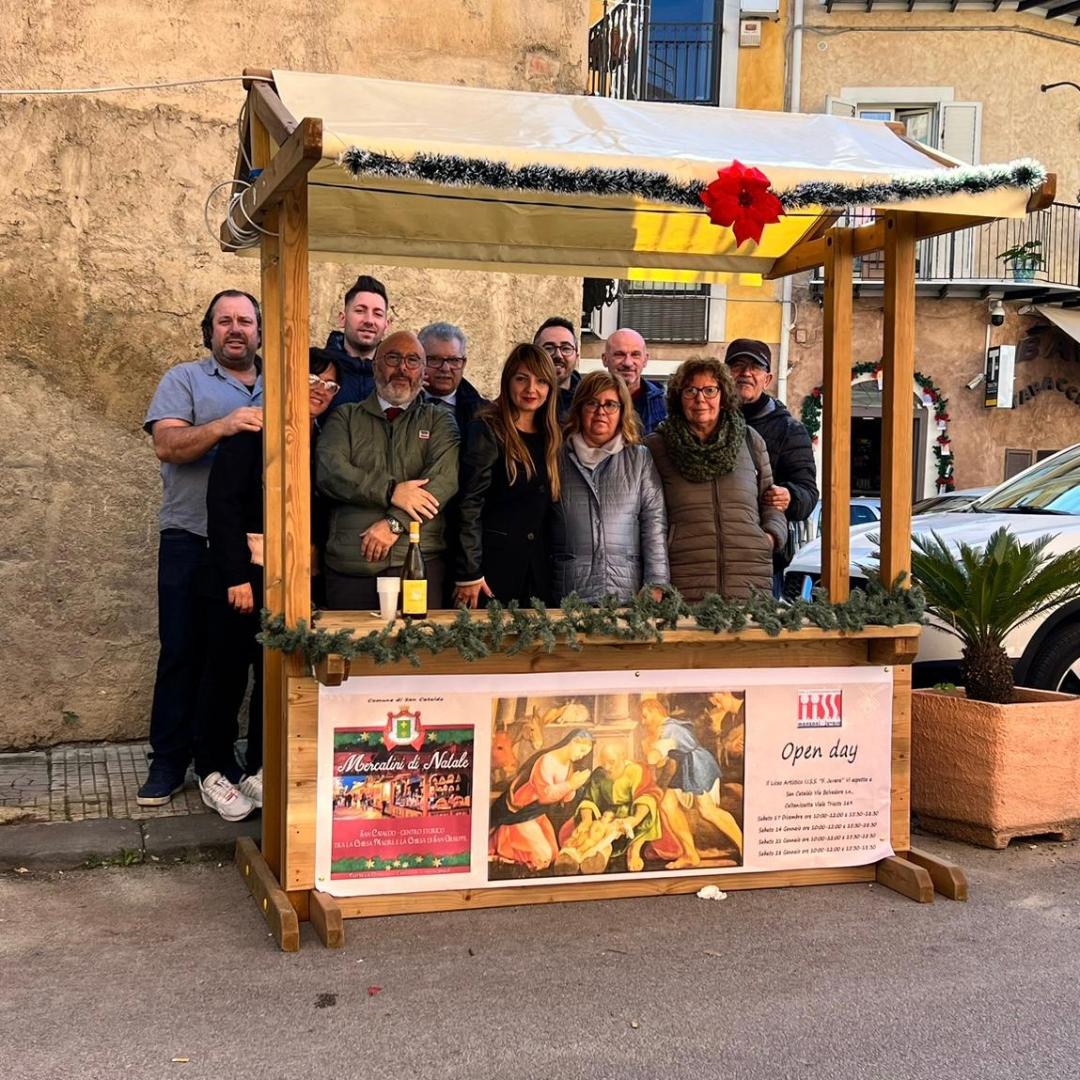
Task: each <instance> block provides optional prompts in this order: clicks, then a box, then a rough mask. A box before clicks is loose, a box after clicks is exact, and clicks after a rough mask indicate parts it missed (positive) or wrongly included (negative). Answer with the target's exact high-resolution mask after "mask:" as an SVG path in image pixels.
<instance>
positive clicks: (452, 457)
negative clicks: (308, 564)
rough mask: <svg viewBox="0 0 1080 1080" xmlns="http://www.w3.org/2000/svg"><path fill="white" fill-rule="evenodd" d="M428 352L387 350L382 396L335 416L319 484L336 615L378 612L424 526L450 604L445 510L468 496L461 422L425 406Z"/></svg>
mask: <svg viewBox="0 0 1080 1080" xmlns="http://www.w3.org/2000/svg"><path fill="white" fill-rule="evenodd" d="M423 373H424V349H423V346H422V345H421V344H420V339H419V338H418V337H417V336H416V334H413V333H411V332H409V331H407V330H399V331H397V332H396V333H393V334H390V335H389V336H388V337H386V338H384V339H383V341H382V342H381V343H380V345H379V347H378V349H377V351H376V353H375V360H374V364H373V375H374V378H375V392H374V393H373V394H371V395H370V397H368V398H366V399H365V400H364V401H362V402H360V403H359V404H347V405H342V406H341V407H340V408H338V409H335V410H334V411H333V412H332V413H331V414H330V416H329V419H328V420H327V421H326V423H325V425H324V426H323V431H322V434H321V435H320V436H319V443H318V448H317V471H316V482H317V484H318V488H319V491H321V492H322V493H323V494H324V495H326V496H328V497H329V498H330V499H331V500H332V503H331V509H330V539H329V541H328V542H327V545H326V597H327V607H329V608H336V609H349V610H370V609H371V608H374V607H378V589H377V585H376V579H377V578H379V577H381V576H383V575H387V576H397V575H399V574H400V573H401V566H402V563H403V562H404V561H405V551H406V549H407V547H408V533H409V522H410V521H419V522H420V549H421V551H422V552H423V553H424V561H425V562H426V564H427V574H428V596H429V597H432V598H436V597H441V596H442V595H443V591H444V581H445V576H446V574H445V562H446V560H445V554H446V540H447V538H446V530H445V523H444V520H443V516H442V514H441V510H442V508H443V507H444V506H446V504H447V503H448V502H449V501H450V499H451V498H453V496H454V494H455V493H456V492H457V486H458V442H459V436H458V428H457V423H456V422H455V421H454V414H453V413H452V412H451V411H450V410H449V409H447V408H445V407H444V406H442V405H439V404H436V403H435V402H432V401H425V400H424V399H423V396H422V395H421V393H420V391H421V389H422V388H423Z"/></svg>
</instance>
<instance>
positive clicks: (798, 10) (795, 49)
mask: <svg viewBox="0 0 1080 1080" xmlns="http://www.w3.org/2000/svg"><path fill="white" fill-rule="evenodd" d="M803 2H804V0H792V6H791V18H792V22H793V24H794V25H793V27H792V33H791V67H790V69H789V70H790V73H791V84H790V91H789V94H788V100H789V103H790V104H789V111H790V112H793V113H797V112H798V111H799V109H800V107H801V104H802V44H803V28H802V24H803ZM792 286H793V283H792V278H791V275H790V274H789V275H788V276H787V277H786V278H784V283H783V286H782V289H783V291H782V293H781V301H780V356H779V357H778V359H777V365H776V366H777V368H778V369H779V370H778V371H777V373H776V396H777V397H778V398H779V399H780V401H782V402H783V403H784V404H785V405H786V404H787V386H788V366H789V364H790V358H791V334H792V331H793V330H794V329H795V319H794V310H793V305H792V302H791V291H792Z"/></svg>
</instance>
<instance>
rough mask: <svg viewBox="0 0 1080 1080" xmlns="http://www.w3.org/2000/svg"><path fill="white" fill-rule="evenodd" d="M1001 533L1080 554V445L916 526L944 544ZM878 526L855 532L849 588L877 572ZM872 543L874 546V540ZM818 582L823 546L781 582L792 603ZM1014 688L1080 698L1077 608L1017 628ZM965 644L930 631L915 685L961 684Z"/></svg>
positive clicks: (807, 550) (814, 547) (1076, 604)
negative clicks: (871, 569)
mask: <svg viewBox="0 0 1080 1080" xmlns="http://www.w3.org/2000/svg"><path fill="white" fill-rule="evenodd" d="M1002 525H1004V526H1005V527H1006V528H1008V529H1009V531H1010V532H1012V533H1013V534H1014V535H1015V536H1016V537H1017V538H1018V539H1020V540H1024V541H1028V542H1030V541H1031V540H1034V539H1035V538H1036V537H1039V536H1045V535H1046V534H1047V533H1049V534H1051V535H1052V536H1053V539H1052V540H1051V541H1050V543H1049V545H1048V546H1047V548H1046V550H1047V552H1048V553H1049V554H1055V555H1056V554H1059V553H1062V552H1066V551H1072V550H1074V549H1075V548H1076V547H1077V546H1080V444H1078V445H1076V446H1071V447H1069V448H1068V449H1066V450H1061V451H1059V452H1058V453H1056V454H1054V455H1053V457H1048V458H1046V459H1045V460H1043V461H1040V462H1037V463H1036V464H1034V465H1032V466H1030V467H1029V468H1027V469H1025V470H1024V471H1023V472H1022V473H1020V474H1019V475H1017V476H1014V477H1013V478H1012V479H1011V480H1006V481H1005V483H1003V484H999V485H998V486H997V487H996V488H992V489H991V490H990V491H989V492H988V493H987V494H986V495H983V496H982V497H981V498H980V499H977V500H976V501H975V502H974V503H973V504H972V505H971V506H970V507H968V508H967V509H966V510H959V511H954V512H947V513H941V514H927V515H923V516H920V517H918V518H915V519H914V520H913V522H912V531H913V532H914V533H915V534H916V535H919V534H923V533H929V532H936V533H938V534H939V535H940V536H942V537H943V538H944V539H945V540H946V541H951V542H952V543H954V544H957V545H958V544H959V543H960V542H961V541H964V542H966V543H968V544H972V545H976V546H977V545H979V544H985V543H986V541H987V540H988V539H989V537H990V534H991V533H992V532H993V531H994V530H995V529H999V528H1001V526H1002ZM880 531H881V527H880V524H877V523H875V524H871V525H860V526H857V527H855V528H853V529H852V530H851V574H852V577H851V585H852V587H853V588H858V587H861V586H862V585H864V584H865V582H866V573H865V571H864V570H863V567H865V566H870V565H872V561H873V556H874V553H875V552H876V551H877V549H878V544H877V542H876V538H877V537H878V535H879V533H880ZM872 538H873V539H872ZM820 576H821V541H820V540H814V541H811V542H810V543H809V544H807V545H806V546H805V547H803V548H802V549H800V550H799V552H798V553H797V554H796V556H795V558H794V559H793V560H792V562H791V565H790V566H789V567H788V568H787V571H786V572H785V574H784V595H785V596H786V597H787V598H788V599H794V598H795V597H797V596H807V595H809V591H810V589H811V588H812V587H813V586H814V585H816V584H817V581H818V579H819V578H820ZM1005 651H1006V652H1007V653H1008V654H1009V657H1010V658H1011V660H1012V661H1013V666H1014V668H1015V671H1016V681H1017V683H1018V684H1019V685H1022V686H1032V687H1037V688H1039V689H1044V690H1063V691H1066V692H1069V693H1080V600H1077V601H1073V602H1071V603H1068V604H1063V605H1062V606H1061V607H1059V608H1057V609H1055V610H1054V611H1051V612H1048V613H1047V614H1045V615H1042V616H1040V617H1038V618H1037V619H1032V620H1030V621H1029V622H1027V623H1025V624H1024V625H1023V626H1020V627H1018V628H1017V629H1016V630H1014V631H1013V632H1012V633H1011V634H1010V635H1009V636H1008V637H1007V638H1006V639H1005ZM959 665H960V643H959V641H957V639H956V638H954V637H952V636H951V635H949V634H946V633H945V632H944V631H943V630H940V629H938V628H936V627H935V626H934V625H933V624H932V623H931V624H930V625H929V626H927V627H926V628H925V629H924V630H923V635H922V639H921V641H920V645H919V655H918V656H917V657H916V659H915V668H914V672H913V677H914V679H915V685H916V686H931V685H933V684H934V683H936V682H942V681H949V682H956V681H957V680H958V675H959Z"/></svg>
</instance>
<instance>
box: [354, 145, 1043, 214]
mask: <svg viewBox="0 0 1080 1080" xmlns="http://www.w3.org/2000/svg"><path fill="white" fill-rule="evenodd" d="M338 163H339V164H340V165H342V166H343V167H344V168H345V169H347V170H348V171H349V172H350V173H351V174H352V175H353V176H355V177H361V176H384V177H387V178H389V179H402V180H425V181H427V182H428V183H432V184H441V185H444V186H452V187H462V188H491V189H494V190H498V191H532V192H547V193H550V194H556V195H599V196H625V197H632V198H639V199H645V200H647V201H649V202H658V203H670V204H672V205H674V206H693V207H696V208H698V209H701V208H702V203H701V192H702V191H703V190H704V188H705V186H706V185H705V184H704V183H702V182H701V181H700V180H692V181H689V182H678V181H675V180H672V178H671V177H670V176H668V175H667V174H666V173H661V172H653V171H650V170H647V169H601V168H595V167H593V168H582V169H574V168H567V167H565V166H558V165H521V166H511V165H508V164H507V163H506V162H505V161H491V160H489V159H486V158H466V157H461V156H458V155H455V154H415V155H413V156H412V157H410V158H399V157H395V156H393V155H391V154H379V153H375V152H374V151H371V150H364V149H362V148H361V147H358V146H353V147H350V148H349V149H348V150H346V151H345V152H344V153H342V154H341V156H340V157H339V158H338ZM1045 179H1046V169H1045V168H1044V167H1043V166H1042V165H1041V164H1040V163H1039V162H1037V161H1035V160H1033V159H1031V158H1021V159H1019V160H1017V161H1011V162H1009V163H1008V164H1007V165H971V166H967V167H964V168H956V169H940V170H937V171H934V172H932V173H929V174H927V175H922V174H919V173H909V174H903V175H897V176H894V177H893V178H892V179H890V180H888V181H886V182H882V183H871V184H842V183H832V182H826V181H816V180H815V181H808V182H807V183H803V184H796V185H795V186H794V187H791V188H788V189H787V190H786V191H777V192H776V195H777V197H778V198H779V199H780V202H781V203H782V205H783V207H784V209H785V210H789V211H790V210H798V209H801V208H803V207H807V206H820V207H827V208H841V207H845V206H879V205H882V204H885V203H898V202H908V201H910V200H912V199H929V198H934V197H937V196H941V195H956V194H967V195H978V194H981V193H983V192H986V191H994V190H997V189H998V188H1003V187H1017V188H1024V189H1026V190H1028V191H1034V190H1036V189H1037V188H1039V187H1040V186H1041V185H1042V183H1043V181H1044V180H1045Z"/></svg>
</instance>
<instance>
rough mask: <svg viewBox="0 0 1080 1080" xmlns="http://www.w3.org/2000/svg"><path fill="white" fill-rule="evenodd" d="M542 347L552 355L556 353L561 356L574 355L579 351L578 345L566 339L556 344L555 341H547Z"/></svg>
mask: <svg viewBox="0 0 1080 1080" xmlns="http://www.w3.org/2000/svg"><path fill="white" fill-rule="evenodd" d="M540 348H541V349H543V350H544V352H546V353H547V354H548V356H551V357H554V356H555V354H556V353H559V354H560V355H561V356H573V355H574V353H576V352H577V346H576V345H574V344H572V343H571V342H569V341H564V342H562V344H560V345H556V344H555V342H554V341H547V342H545V343H544V344H543V345H541V346H540Z"/></svg>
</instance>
